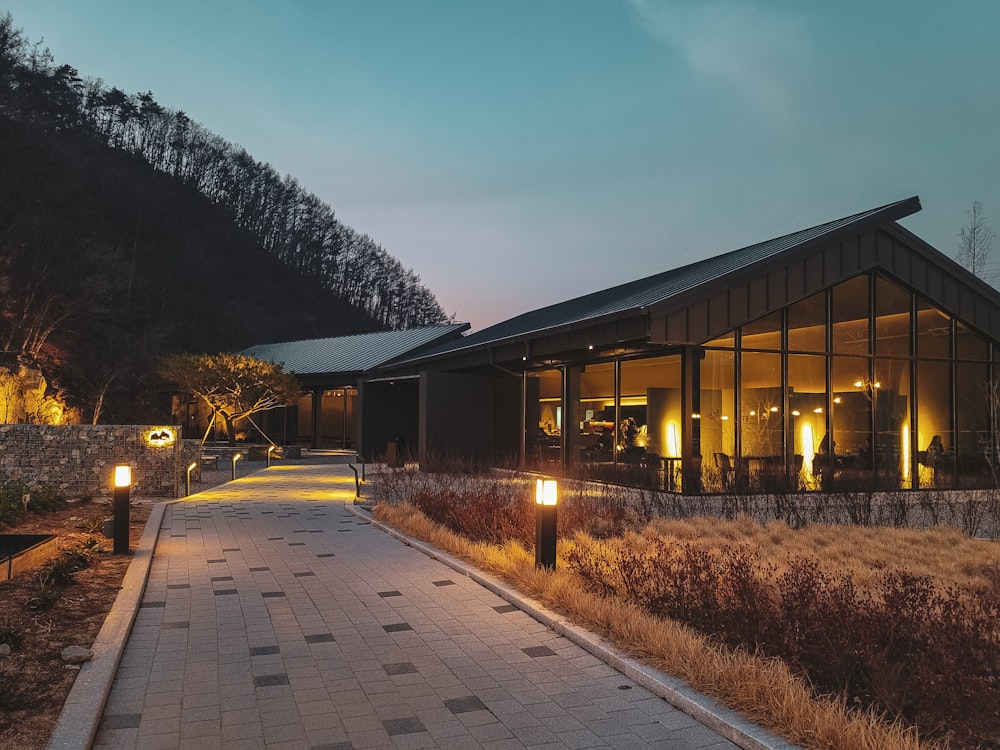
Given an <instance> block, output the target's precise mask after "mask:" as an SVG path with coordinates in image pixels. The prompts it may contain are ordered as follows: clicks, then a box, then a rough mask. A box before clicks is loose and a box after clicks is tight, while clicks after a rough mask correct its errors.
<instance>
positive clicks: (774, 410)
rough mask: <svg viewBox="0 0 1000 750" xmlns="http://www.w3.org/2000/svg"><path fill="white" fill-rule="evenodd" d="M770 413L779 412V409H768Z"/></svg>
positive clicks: (773, 407) (775, 407)
mask: <svg viewBox="0 0 1000 750" xmlns="http://www.w3.org/2000/svg"><path fill="white" fill-rule="evenodd" d="M768 411H770V412H771V413H772V414H773V413H775V412H777V411H778V407H777V406H772V407H771V408H770V409H768Z"/></svg>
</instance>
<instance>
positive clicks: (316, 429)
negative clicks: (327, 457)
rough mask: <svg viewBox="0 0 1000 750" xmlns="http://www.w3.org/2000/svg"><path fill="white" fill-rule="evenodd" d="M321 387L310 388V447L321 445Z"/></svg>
mask: <svg viewBox="0 0 1000 750" xmlns="http://www.w3.org/2000/svg"><path fill="white" fill-rule="evenodd" d="M322 425H323V389H322V388H313V389H312V442H311V443H310V447H311V448H320V447H322V441H323V435H322V434H321V433H322Z"/></svg>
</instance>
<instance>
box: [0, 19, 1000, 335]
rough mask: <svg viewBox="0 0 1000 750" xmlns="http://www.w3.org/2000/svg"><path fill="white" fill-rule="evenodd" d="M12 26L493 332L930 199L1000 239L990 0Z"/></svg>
mask: <svg viewBox="0 0 1000 750" xmlns="http://www.w3.org/2000/svg"><path fill="white" fill-rule="evenodd" d="M4 10H9V11H10V12H11V14H12V15H13V18H14V21H15V24H16V25H17V26H20V27H21V28H23V30H24V32H25V34H26V35H27V37H28V38H29V39H30V40H32V41H34V40H38V39H40V38H44V43H45V45H46V46H48V47H49V48H50V49H51V50H52V53H53V55H54V56H55V59H56V61H57V62H58V63H64V62H65V63H68V64H71V65H73V66H75V67H76V68H77V69H78V70H79V71H80V73H81V74H82V75H85V76H91V77H100V78H102V79H104V81H105V82H106V83H107V84H108V85H109V86H110V85H115V86H118V87H120V88H123V89H125V90H126V91H129V92H132V93H134V92H138V91H144V90H146V89H149V90H152V92H153V94H154V96H155V97H156V99H157V100H158V101H159V102H160V103H161V104H163V105H165V106H168V107H171V108H175V109H182V110H184V111H185V112H187V113H188V115H189V116H190V117H192V119H195V120H197V121H199V122H201V123H202V124H204V125H205V126H206V127H208V128H209V129H210V130H212V131H214V132H215V133H217V134H218V135H220V136H222V137H224V138H225V139H227V140H229V141H232V142H234V143H237V144H240V145H242V146H244V147H245V148H246V149H247V150H248V151H249V152H250V153H251V154H253V155H254V156H255V157H256V158H257V159H259V160H262V161H267V162H269V163H271V164H272V165H273V166H274V167H275V169H276V170H277V171H278V172H279V173H281V174H286V173H288V174H292V175H294V176H295V177H297V178H298V179H299V181H300V183H301V184H302V185H303V186H304V187H305V188H306V189H307V190H309V191H311V192H314V193H316V194H317V195H318V196H319V197H320V198H322V199H323V200H324V201H326V202H328V203H329V204H330V205H331V206H332V207H333V209H334V210H335V212H336V214H337V216H338V217H339V218H340V219H341V220H342V221H343V222H345V223H346V224H349V225H350V226H352V227H354V229H356V230H358V231H359V232H363V233H366V234H369V235H370V236H372V237H373V238H374V239H375V240H376V241H377V242H379V243H380V244H382V246H383V247H384V248H385V249H386V250H387V251H388V252H389V253H391V254H392V255H394V256H396V257H397V258H399V260H400V261H401V262H402V263H403V264H404V265H406V266H408V267H412V268H413V269H414V270H415V271H416V272H417V273H418V274H420V276H421V278H422V279H423V281H424V283H425V284H426V285H427V286H428V287H429V288H430V289H431V291H433V292H434V293H435V295H437V297H438V299H439V300H440V301H441V304H442V305H443V306H444V308H445V310H446V311H447V312H448V313H449V314H451V313H455V314H457V316H458V319H459V320H466V321H470V322H471V323H472V324H473V327H474V328H475V329H479V328H483V327H485V326H487V325H490V324H492V323H495V322H498V321H500V320H502V319H505V318H507V317H511V316H513V315H516V314H519V313H521V312H525V311H527V310H529V309H533V308H536V307H540V306H543V305H546V304H550V303H553V302H558V301H561V300H563V299H567V298H570V297H574V296H577V295H580V294H584V293H587V292H592V291H596V290H599V289H602V288H605V287H608V286H611V285H613V284H617V283H622V282H626V281H631V280H633V279H636V278H640V277H642V276H647V275H650V274H654V273H658V272H660V271H663V270H667V269H669V268H674V267H677V266H680V265H684V264H686V263H689V262H693V261H696V260H700V259H703V258H707V257H710V256H713V255H717V254H719V253H722V252H727V251H729V250H733V249H736V248H738V247H742V246H745V245H748V244H752V243H754V242H759V241H762V240H766V239H770V238H772V237H775V236H778V235H781V234H785V233H787V232H791V231H794V230H797V229H802V228H805V227H808V226H812V225H814V224H819V223H822V222H825V221H828V220H832V219H835V218H840V217H842V216H845V215H848V214H851V213H855V212H858V211H862V210H865V209H867V208H871V207H874V206H878V205H882V204H885V203H889V202H892V201H895V200H899V199H901V198H905V197H909V196H911V195H919V196H920V198H921V202H922V203H923V206H924V210H923V211H921V212H920V213H919V214H917V215H916V216H914V217H911V218H909V219H906V220H904V221H903V224H904V225H905V226H906V227H907V228H909V229H911V230H912V231H914V232H916V233H917V234H919V235H920V236H921V237H923V238H924V239H925V240H927V241H928V242H930V243H931V244H932V245H934V246H935V247H937V248H938V249H939V250H941V251H942V252H944V253H946V254H948V255H954V252H955V244H956V241H957V235H958V231H959V229H960V228H961V227H962V225H963V224H964V223H965V221H966V218H967V217H966V214H965V211H966V210H967V209H968V208H969V206H970V205H971V202H972V200H973V199H978V200H980V201H981V202H982V204H983V208H984V210H985V212H986V216H987V220H988V221H989V222H990V223H991V224H992V225H993V226H994V227H995V228H998V229H1000V181H998V175H1000V136H998V134H1000V127H998V125H1000V40H998V32H1000V2H994V1H993V0H982V1H980V2H976V1H974V0H953V1H952V2H948V3H944V2H938V1H937V0H935V1H933V2H931V1H928V0H842V1H841V2H828V1H826V2H818V1H817V2H807V1H805V0H769V1H768V2H749V1H746V2H744V1H740V0H725V1H720V2H716V1H714V0H703V1H700V2H699V1H697V0H691V1H690V2H680V1H678V2H672V1H670V0H492V1H490V2H486V1H485V0H268V1H267V2H261V1H259V0H172V1H171V2H169V3H154V2H151V1H149V0H90V1H89V2H80V0H0V12H3V11H4ZM997 245H998V246H997V248H996V250H995V255H996V256H997V260H998V261H1000V243H997Z"/></svg>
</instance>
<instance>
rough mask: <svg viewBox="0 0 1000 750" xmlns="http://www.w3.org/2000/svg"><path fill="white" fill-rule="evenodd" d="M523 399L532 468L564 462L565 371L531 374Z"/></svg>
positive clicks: (526, 441)
mask: <svg viewBox="0 0 1000 750" xmlns="http://www.w3.org/2000/svg"><path fill="white" fill-rule="evenodd" d="M526 388H527V394H526V397H525V400H524V409H525V414H524V424H525V425H526V427H527V431H528V434H527V435H526V436H525V450H526V453H527V455H526V459H527V461H528V463H529V464H531V465H542V464H547V463H557V462H561V461H562V419H563V407H562V371H561V370H542V371H540V372H529V373H528V378H527V383H526Z"/></svg>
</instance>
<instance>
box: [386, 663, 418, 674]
mask: <svg viewBox="0 0 1000 750" xmlns="http://www.w3.org/2000/svg"><path fill="white" fill-rule="evenodd" d="M382 669H384V670H385V673H386V674H387V675H394V674H416V673H417V668H416V667H415V666H413V663H412V662H408V661H401V662H397V663H396V664H383V665H382Z"/></svg>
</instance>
